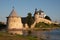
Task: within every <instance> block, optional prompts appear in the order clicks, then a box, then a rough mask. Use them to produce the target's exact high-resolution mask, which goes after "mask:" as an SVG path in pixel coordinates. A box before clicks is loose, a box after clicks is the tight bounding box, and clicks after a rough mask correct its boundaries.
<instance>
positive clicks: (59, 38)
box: [45, 29, 60, 40]
mask: <svg viewBox="0 0 60 40" xmlns="http://www.w3.org/2000/svg"><path fill="white" fill-rule="evenodd" d="M45 35H48V40H60V29H56V30H52V31H47V32H45Z"/></svg>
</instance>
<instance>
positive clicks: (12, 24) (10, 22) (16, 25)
mask: <svg viewBox="0 0 60 40" xmlns="http://www.w3.org/2000/svg"><path fill="white" fill-rule="evenodd" d="M7 28H8V32H9V33H12V34H20V35H22V34H23V31H22V29H23V24H22V21H21V17H19V16H17V14H16V11H15V10H14V9H13V10H12V12H11V13H10V15H9V16H8V17H7Z"/></svg>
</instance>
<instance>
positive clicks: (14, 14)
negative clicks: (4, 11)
mask: <svg viewBox="0 0 60 40" xmlns="http://www.w3.org/2000/svg"><path fill="white" fill-rule="evenodd" d="M9 17H17V13H16V11H15V10H14V9H13V10H12V11H11V13H10V15H9Z"/></svg>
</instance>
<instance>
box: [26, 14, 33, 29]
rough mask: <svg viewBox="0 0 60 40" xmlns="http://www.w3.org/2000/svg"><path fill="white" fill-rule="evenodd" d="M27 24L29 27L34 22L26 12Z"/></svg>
mask: <svg viewBox="0 0 60 40" xmlns="http://www.w3.org/2000/svg"><path fill="white" fill-rule="evenodd" d="M26 21H27V24H28V26H29V28H30V27H31V25H32V24H33V23H34V20H33V17H32V14H31V13H28V16H27V18H26Z"/></svg>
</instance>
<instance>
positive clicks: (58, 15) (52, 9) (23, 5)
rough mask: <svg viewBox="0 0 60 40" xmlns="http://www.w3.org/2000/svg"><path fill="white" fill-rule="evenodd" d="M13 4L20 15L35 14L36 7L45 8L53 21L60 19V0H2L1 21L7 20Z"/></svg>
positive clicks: (0, 4)
mask: <svg viewBox="0 0 60 40" xmlns="http://www.w3.org/2000/svg"><path fill="white" fill-rule="evenodd" d="M13 6H14V8H15V10H16V12H17V14H18V16H21V17H26V16H27V14H28V13H29V12H31V13H32V15H33V14H34V11H35V8H37V9H38V10H40V9H41V10H43V11H44V13H45V14H46V15H48V16H49V17H50V18H51V19H52V20H53V21H55V20H56V21H60V0H0V21H6V17H7V16H9V14H10V13H11V11H12V9H13Z"/></svg>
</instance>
